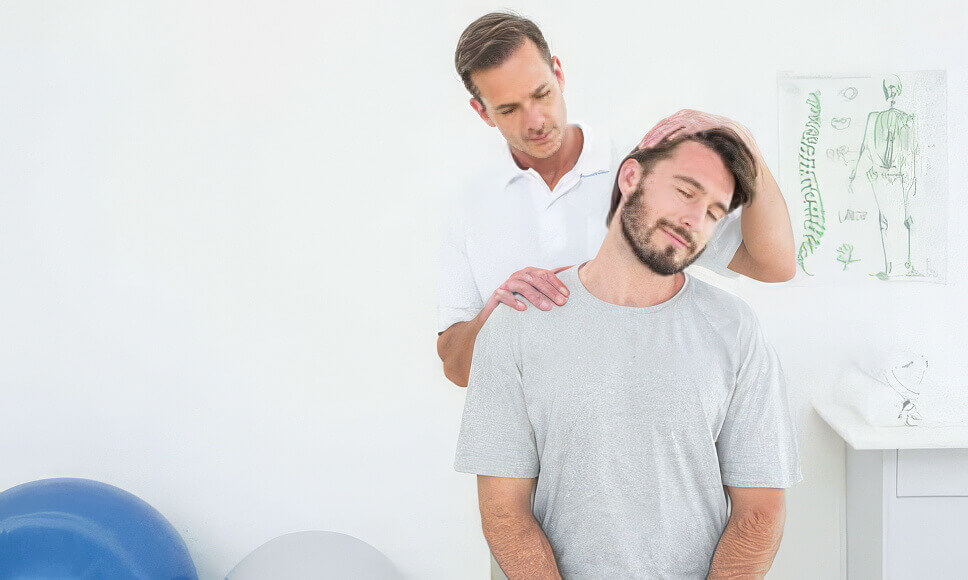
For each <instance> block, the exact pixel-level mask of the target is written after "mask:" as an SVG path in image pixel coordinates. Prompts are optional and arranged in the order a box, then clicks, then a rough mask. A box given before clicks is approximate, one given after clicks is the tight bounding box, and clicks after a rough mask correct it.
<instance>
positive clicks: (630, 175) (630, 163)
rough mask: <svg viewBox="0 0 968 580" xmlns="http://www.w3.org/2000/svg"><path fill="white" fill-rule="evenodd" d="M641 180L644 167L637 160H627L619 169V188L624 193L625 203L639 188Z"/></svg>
mask: <svg viewBox="0 0 968 580" xmlns="http://www.w3.org/2000/svg"><path fill="white" fill-rule="evenodd" d="M641 179H642V166H641V165H639V162H638V161H636V160H635V159H626V160H625V162H624V163H622V165H621V167H619V168H618V188H619V191H621V192H622V201H623V202H624V201H625V200H626V199H627V198H628V196H629V194H630V193H632V192H633V191H635V188H637V187H638V186H639V181H640V180H641Z"/></svg>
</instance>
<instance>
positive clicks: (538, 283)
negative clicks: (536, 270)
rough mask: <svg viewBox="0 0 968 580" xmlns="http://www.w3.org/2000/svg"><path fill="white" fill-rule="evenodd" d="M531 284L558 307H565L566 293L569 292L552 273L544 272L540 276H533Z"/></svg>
mask: <svg viewBox="0 0 968 580" xmlns="http://www.w3.org/2000/svg"><path fill="white" fill-rule="evenodd" d="M530 284H531V285H532V286H534V287H535V289H537V290H538V292H541V294H543V295H544V296H545V297H547V298H550V299H551V300H552V301H554V303H555V304H557V305H558V306H564V305H565V301H566V300H567V298H566V296H567V294H565V292H567V291H568V289H567V288H565V287H564V284H562V283H561V280H558V277H557V276H555V275H554V274H552V273H551V272H548V271H544V272H541V273H540V274H538V275H534V276H531V280H530Z"/></svg>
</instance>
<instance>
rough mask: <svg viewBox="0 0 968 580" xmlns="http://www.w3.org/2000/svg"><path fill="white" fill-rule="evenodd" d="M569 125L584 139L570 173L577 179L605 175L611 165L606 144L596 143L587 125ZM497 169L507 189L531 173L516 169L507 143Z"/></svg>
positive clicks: (593, 134)
mask: <svg viewBox="0 0 968 580" xmlns="http://www.w3.org/2000/svg"><path fill="white" fill-rule="evenodd" d="M570 124H571V125H576V126H578V127H579V128H580V129H581V132H582V136H583V137H584V142H583V143H582V148H581V153H580V154H579V155H578V161H576V162H575V167H573V168H572V171H576V170H577V171H579V175H578V177H579V179H580V178H583V177H589V176H591V175H598V174H600V173H607V172H608V171H609V170H610V165H611V151H610V150H609V147H608V143H607V142H604V143H600V142H599V141H597V137H598V136H597V135H596V134H595V132H594V131H592V130H590V129H589V128H588V125H586V124H584V123H580V122H578V121H575V122H573V123H570ZM499 167H500V168H499V170H498V171H497V172H496V173H497V178H498V179H499V183H500V186H501V187H507V186H508V185H510V184H511V182H512V181H514V180H515V179H518V178H519V177H525V176H526V175H527V174H528V172H529V171H531V170H528V169H521V168H520V167H518V164H517V162H515V161H514V156H512V155H511V146H510V145H508V144H507V142H505V143H504V144H503V147H502V154H501V156H500V166H499ZM569 173H570V172H569Z"/></svg>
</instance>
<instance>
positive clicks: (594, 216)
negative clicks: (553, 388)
mask: <svg viewBox="0 0 968 580" xmlns="http://www.w3.org/2000/svg"><path fill="white" fill-rule="evenodd" d="M576 124H577V125H578V126H579V127H581V130H582V133H583V135H584V145H583V147H582V152H581V154H580V155H579V157H578V161H577V162H576V163H575V167H573V168H572V170H571V171H569V172H568V173H566V174H565V175H564V176H563V177H562V178H561V179H560V180H559V181H558V184H557V185H556V186H555V188H554V189H553V190H552V189H549V188H548V185H547V184H546V183H545V182H544V180H543V179H541V176H540V175H539V174H538V172H537V171H535V170H534V169H521V168H520V167H518V165H517V163H515V161H514V158H513V157H512V156H511V151H510V149H509V148H508V145H507V143H502V144H501V148H500V150H499V151H497V152H496V153H495V154H494V155H493V156H492V157H491V158H490V159H487V160H486V161H485V163H484V171H483V172H482V173H481V174H480V176H479V177H478V178H477V179H474V180H472V181H473V182H472V183H469V184H468V187H466V188H465V189H464V190H463V193H462V194H460V197H459V198H457V199H455V200H453V201H454V207H453V208H452V210H451V211H450V212H449V213H448V214H447V215H446V217H445V222H444V224H443V227H442V232H441V243H440V251H439V254H438V284H437V297H438V302H437V304H438V306H437V323H438V328H437V330H438V331H439V332H443V331H444V330H447V329H448V328H449V327H450V326H451V325H453V324H455V323H457V322H463V321H466V320H470V319H472V318H474V317H475V316H477V313H478V312H480V311H481V309H482V308H484V304H485V303H486V302H487V300H488V298H490V296H491V294H492V293H493V292H494V290H495V289H497V287H498V286H500V285H501V284H503V283H504V282H506V281H507V279H508V277H509V276H510V275H511V274H513V273H514V272H516V271H518V270H520V269H522V268H525V267H527V266H534V267H537V268H545V269H552V268H557V267H559V266H569V265H572V264H580V263H582V262H584V261H586V260H589V259H591V258H594V257H595V255H596V254H597V253H598V249H599V247H600V246H601V245H602V242H603V241H604V240H605V234H606V233H607V232H608V227H607V226H606V225H605V218H606V216H607V215H608V209H609V207H610V205H611V197H612V186H613V185H614V182H615V170H616V169H617V167H618V164H619V162H620V161H621V160H622V159H624V157H625V154H626V153H628V151H631V150H632V147H631V146H630V147H629V148H628V151H624V152H623V153H621V154H617V153H615V152H613V149H612V144H611V141H610V140H609V139H608V138H607V136H605V135H601V134H599V133H596V132H595V131H594V130H593V129H591V128H589V127H588V126H587V125H584V124H578V123H576ZM741 242H742V232H741V231H740V221H739V210H737V211H734V212H732V213H731V214H729V215H728V216H727V217H726V218H724V219H723V220H722V221H721V222H720V224H719V226H718V227H717V229H716V233H715V234H714V236H713V239H712V240H710V241H709V244H708V246H707V248H706V251H705V252H703V254H702V256H700V257H699V259H698V260H697V261H696V265H700V266H703V267H705V268H707V269H709V270H712V271H714V272H716V273H718V274H722V275H726V276H733V275H735V274H733V273H732V272H731V271H729V270H727V268H726V267H727V265H728V264H729V262H730V261H731V260H732V259H733V255H734V254H735V253H736V249H737V248H739V245H740V243H741Z"/></svg>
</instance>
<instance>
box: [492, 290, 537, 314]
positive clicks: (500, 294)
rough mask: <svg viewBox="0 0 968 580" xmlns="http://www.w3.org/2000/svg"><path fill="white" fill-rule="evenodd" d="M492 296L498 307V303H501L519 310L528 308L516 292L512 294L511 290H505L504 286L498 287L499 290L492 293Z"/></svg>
mask: <svg viewBox="0 0 968 580" xmlns="http://www.w3.org/2000/svg"><path fill="white" fill-rule="evenodd" d="M491 297H492V299H494V300H495V303H494V306H495V307H497V305H498V304H499V303H500V304H507V305H508V306H510V307H511V308H513V309H515V310H519V311H520V310H527V308H528V307H527V305H526V304H525V303H524V302H521V301H520V300H518V299H517V298H515V297H514V294H512V293H511V292H510V291H509V290H505V289H504V288H498V289H497V290H495V291H494V294H492V295H491Z"/></svg>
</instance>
